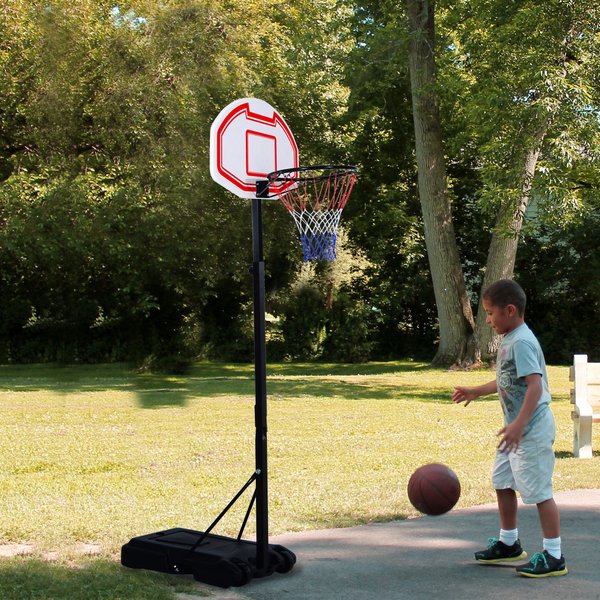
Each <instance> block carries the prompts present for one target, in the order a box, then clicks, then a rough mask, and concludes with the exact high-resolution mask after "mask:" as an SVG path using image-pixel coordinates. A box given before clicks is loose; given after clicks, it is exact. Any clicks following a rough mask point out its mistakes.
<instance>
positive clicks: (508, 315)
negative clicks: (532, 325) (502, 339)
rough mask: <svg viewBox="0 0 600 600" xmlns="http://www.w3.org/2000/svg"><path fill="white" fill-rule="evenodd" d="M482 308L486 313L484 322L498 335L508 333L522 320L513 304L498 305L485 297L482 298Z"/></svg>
mask: <svg viewBox="0 0 600 600" xmlns="http://www.w3.org/2000/svg"><path fill="white" fill-rule="evenodd" d="M483 308H484V309H485V314H486V315H487V316H486V319H485V322H486V323H487V324H488V325H489V326H490V327H491V328H492V329H493V330H494V331H495V332H496V333H497V334H498V335H502V334H504V333H509V332H510V331H512V330H513V329H515V328H516V327H518V326H519V325H520V324H521V323H522V322H523V319H522V318H521V317H520V316H519V312H518V311H517V307H516V306H515V305H514V304H507V305H506V306H504V307H500V306H496V305H495V304H492V303H491V302H490V301H489V300H488V299H487V298H484V299H483Z"/></svg>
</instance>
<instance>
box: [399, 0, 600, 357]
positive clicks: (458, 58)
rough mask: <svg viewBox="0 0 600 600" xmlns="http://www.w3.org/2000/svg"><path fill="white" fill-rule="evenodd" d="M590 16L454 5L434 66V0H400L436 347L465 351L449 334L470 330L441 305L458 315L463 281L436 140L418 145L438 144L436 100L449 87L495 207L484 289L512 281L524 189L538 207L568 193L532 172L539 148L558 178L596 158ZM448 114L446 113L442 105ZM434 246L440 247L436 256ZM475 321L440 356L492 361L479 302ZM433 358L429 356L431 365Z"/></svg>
mask: <svg viewBox="0 0 600 600" xmlns="http://www.w3.org/2000/svg"><path fill="white" fill-rule="evenodd" d="M597 11H598V9H597V7H596V5H595V4H594V3H590V2H585V1H584V0H582V1H580V2H576V1H573V2H568V3H564V2H549V3H545V4H544V5H540V4H539V3H534V2H529V1H527V0H523V1H521V2H516V3H511V4H510V5H506V3H502V2H487V1H484V2H480V1H478V0H473V1H467V2H462V3H455V4H453V5H452V7H449V8H445V9H444V11H443V12H442V15H443V18H441V19H440V21H442V22H444V23H445V25H446V27H447V29H446V30H445V35H444V36H443V37H442V40H443V42H444V44H443V45H442V49H441V52H440V54H441V55H442V58H441V59H438V60H437V61H436V58H435V51H436V48H439V44H438V45H436V42H437V41H438V40H436V37H435V34H434V22H435V5H434V2H430V1H426V0H422V1H413V0H408V1H407V13H408V35H409V64H410V67H411V85H412V90H413V111H414V116H415V144H416V155H417V165H418V169H419V193H420V197H421V202H422V205H423V220H424V225H425V232H426V243H427V250H428V253H429V257H430V262H431V272H432V279H433V282H434V288H436V289H438V288H441V289H443V290H444V294H438V293H437V291H436V302H437V307H438V315H439V322H440V349H441V348H442V347H444V346H446V345H449V346H450V347H455V348H462V347H464V345H465V342H464V339H463V340H462V342H461V343H459V338H457V336H464V335H467V336H468V335H469V332H467V333H466V334H465V333H464V328H463V329H462V330H461V329H460V328H458V327H447V326H445V322H446V321H447V316H446V314H447V312H448V311H450V312H453V313H454V314H455V319H457V320H459V319H463V318H464V316H465V309H464V306H463V305H462V304H461V305H460V306H458V307H457V306H456V297H458V298H462V297H463V294H464V282H463V279H462V277H461V276H457V269H456V263H457V258H456V254H455V253H454V250H453V247H452V246H453V244H452V242H451V241H449V239H450V238H453V236H454V234H453V232H452V231H451V230H450V227H449V225H448V221H449V220H450V221H451V219H450V218H449V215H450V210H449V200H448V198H447V182H446V176H445V173H444V171H443V164H444V161H445V156H444V154H443V151H442V147H441V142H436V143H432V142H431V141H429V142H428V143H424V142H427V140H435V139H438V138H439V139H441V134H440V132H441V130H442V121H441V117H440V113H439V111H438V110H437V108H436V102H437V101H438V99H439V98H440V97H442V98H444V99H445V100H448V98H449V97H450V94H451V93H452V92H454V94H455V97H454V98H452V99H451V100H450V103H451V104H452V105H453V106H454V107H455V108H456V114H458V115H459V116H462V117H463V118H464V121H463V124H464V127H465V130H466V132H467V133H468V134H471V139H470V140H469V141H468V142H467V143H468V144H470V145H475V146H476V150H475V156H476V157H477V158H476V160H477V168H478V169H479V171H480V173H481V175H480V176H481V185H482V187H481V191H480V198H481V201H482V203H483V204H484V205H485V207H486V209H487V211H488V214H494V213H495V217H493V221H494V223H493V226H492V230H491V241H490V245H489V249H488V254H487V261H486V264H485V266H484V267H483V268H482V272H483V277H482V287H483V288H485V287H486V286H487V285H488V284H489V283H491V282H492V281H494V280H496V279H498V278H503V277H509V278H510V277H512V276H513V273H514V265H515V259H516V254H517V248H518V241H519V235H520V232H521V229H522V227H523V225H524V221H525V217H526V214H527V209H528V206H529V204H530V202H531V198H532V196H533V194H537V198H538V203H540V204H542V203H543V202H544V201H546V202H547V201H548V199H550V201H551V203H552V204H553V205H554V208H556V205H559V206H562V207H564V206H565V203H568V202H569V201H570V200H572V195H571V194H569V193H568V192H567V193H564V192H565V190H564V189H563V190H562V192H563V195H562V197H560V196H558V195H557V194H549V193H548V190H546V189H544V186H543V185H540V184H547V183H548V181H547V178H546V179H545V178H544V177H539V175H538V170H537V169H536V167H537V166H538V163H539V159H540V156H543V154H542V153H543V152H544V150H545V148H546V147H548V154H547V158H548V159H549V160H548V164H549V165H550V164H552V167H548V166H547V167H546V168H547V169H548V168H550V169H551V170H552V173H553V175H554V177H555V179H558V180H561V178H562V180H563V183H564V178H565V175H564V173H565V170H564V167H565V163H567V162H568V163H571V164H570V165H567V166H568V169H567V170H571V171H572V163H573V162H574V161H576V160H578V159H579V160H580V161H590V160H591V159H592V156H593V155H594V154H595V152H594V151H593V150H591V149H590V147H589V145H588V144H587V143H586V140H587V139H589V137H590V131H594V130H595V131H597V129H598V119H597V112H596V111H595V110H594V108H593V107H594V102H595V100H592V98H593V94H592V93H590V90H591V89H593V88H594V87H595V89H596V93H597V75H596V73H597V69H596V68H595V63H596V60H597V59H596V58H595V57H594V55H593V52H591V51H590V50H591V49H592V48H594V47H595V45H597V43H598V42H597V23H598V19H597V17H598V15H597ZM436 62H437V65H438V67H440V66H441V67H442V68H443V69H445V74H444V77H445V79H444V80H443V81H444V82H450V83H449V85H448V88H449V89H450V93H448V92H445V91H443V90H442V91H440V89H441V88H440V87H439V86H438V85H437V83H438V82H437V81H436V77H435V71H434V68H435V65H436ZM452 77H455V78H457V79H458V80H459V81H461V82H462V83H464V86H463V88H462V89H459V88H458V87H457V86H456V85H455V84H453V83H452V82H451V78H452ZM595 98H596V99H597V95H596V97H595ZM567 115H568V117H567ZM446 116H447V117H448V118H450V119H453V118H456V117H455V116H454V115H452V114H451V113H450V112H448V113H446ZM565 117H567V118H565ZM582 134H583V135H582ZM459 139H462V140H467V139H468V136H464V135H462V136H459ZM573 145H575V146H579V147H580V148H581V150H582V152H581V153H580V156H578V157H576V156H574V153H573V152H572V147H573ZM557 147H558V148H560V150H559V153H558V154H560V153H561V152H562V153H563V155H564V154H567V155H568V157H569V160H568V161H564V160H563V161H562V162H563V164H562V165H561V164H560V163H561V161H560V158H559V160H558V161H557V160H556V158H557V157H556V156H554V157H553V156H552V153H553V151H554V154H555V155H556V154H557V153H556V148H557ZM455 150H456V147H455ZM460 150H461V151H462V150H463V149H462V148H461V149H460ZM552 158H554V160H552ZM561 169H562V171H561ZM559 173H562V174H560V175H559ZM536 184H537V185H536ZM558 187H559V186H555V190H556V189H557V188H558ZM432 229H433V230H434V235H432V234H431V230H432ZM428 230H429V231H430V233H428ZM439 248H443V249H444V255H443V256H441V253H440V251H439ZM459 270H460V272H461V275H462V270H461V269H459ZM470 283H471V284H473V283H475V282H470ZM448 286H453V290H452V291H451V290H450V289H448ZM469 323H471V321H469ZM476 323H477V324H476V329H475V333H474V336H473V340H472V341H473V343H471V344H468V346H469V348H470V351H469V354H468V355H465V353H464V352H460V351H459V352H456V351H455V353H454V356H453V357H448V356H445V357H444V361H445V362H454V361H456V362H459V363H471V362H478V361H479V360H481V359H482V358H483V359H489V358H492V357H493V356H494V353H495V349H496V344H497V340H496V339H494V338H493V337H492V335H491V332H490V330H489V328H488V327H487V326H486V325H485V315H484V313H483V307H482V305H481V303H480V305H479V311H478V317H477V321H476ZM448 337H449V339H448ZM445 338H446V339H445ZM439 356H440V353H439V352H438V355H437V356H436V360H438V359H439ZM449 359H450V360H449Z"/></svg>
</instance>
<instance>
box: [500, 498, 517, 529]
mask: <svg viewBox="0 0 600 600" xmlns="http://www.w3.org/2000/svg"><path fill="white" fill-rule="evenodd" d="M496 497H497V498H498V511H499V512H500V527H501V528H502V529H509V530H510V529H517V509H518V503H517V493H516V492H515V490H513V489H511V488H508V489H505V490H496Z"/></svg>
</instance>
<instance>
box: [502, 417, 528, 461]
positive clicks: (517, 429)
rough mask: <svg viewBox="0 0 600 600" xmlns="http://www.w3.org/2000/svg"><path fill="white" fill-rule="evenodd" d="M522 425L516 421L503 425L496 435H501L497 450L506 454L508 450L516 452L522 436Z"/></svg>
mask: <svg viewBox="0 0 600 600" xmlns="http://www.w3.org/2000/svg"><path fill="white" fill-rule="evenodd" d="M523 429H524V427H523V426H521V424H520V423H519V422H518V421H513V422H512V423H510V424H508V425H507V426H506V427H503V428H502V429H501V430H500V431H499V432H498V433H497V434H496V435H498V436H502V439H501V440H500V443H499V444H498V450H500V452H504V453H505V454H508V453H509V452H516V451H517V450H518V448H519V444H520V443H521V438H522V437H523Z"/></svg>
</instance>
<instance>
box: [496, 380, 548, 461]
mask: <svg viewBox="0 0 600 600" xmlns="http://www.w3.org/2000/svg"><path fill="white" fill-rule="evenodd" d="M525 381H526V382H527V391H526V392H525V400H524V401H523V406H522V407H521V410H520V411H519V414H518V415H517V418H516V419H515V420H514V421H513V422H512V423H509V424H508V425H506V427H503V428H502V429H501V430H500V431H499V432H498V435H499V436H502V438H501V440H500V443H499V444H498V448H500V450H502V452H511V451H514V450H516V449H517V448H518V447H519V444H520V443H521V438H522V437H523V431H524V430H525V427H526V426H527V423H529V420H530V419H531V417H532V415H533V413H534V412H535V409H536V407H537V404H538V401H539V399H540V398H541V396H542V376H541V375H540V374H539V373H532V374H531V375H527V376H526V377H525Z"/></svg>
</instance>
